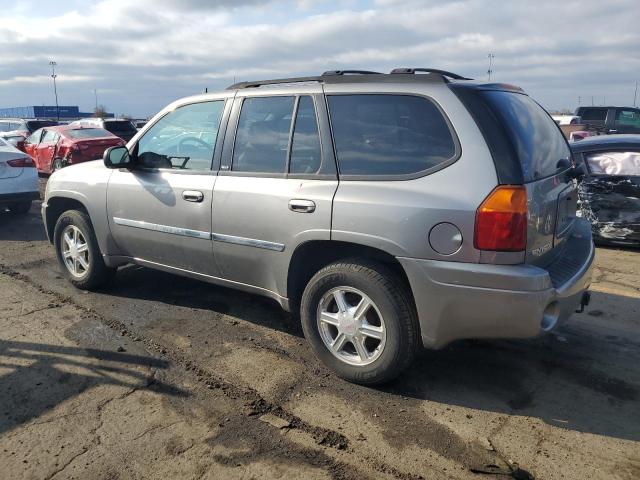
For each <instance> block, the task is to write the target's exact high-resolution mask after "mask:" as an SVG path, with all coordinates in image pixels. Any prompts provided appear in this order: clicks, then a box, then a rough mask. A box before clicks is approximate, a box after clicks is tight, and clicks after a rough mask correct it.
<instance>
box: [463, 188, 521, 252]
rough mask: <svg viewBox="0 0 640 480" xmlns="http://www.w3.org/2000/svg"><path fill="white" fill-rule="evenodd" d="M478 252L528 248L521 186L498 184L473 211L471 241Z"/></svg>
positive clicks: (510, 250) (513, 250)
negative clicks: (474, 216) (474, 221)
mask: <svg viewBox="0 0 640 480" xmlns="http://www.w3.org/2000/svg"><path fill="white" fill-rule="evenodd" d="M473 243H474V246H475V247H476V248H477V249H478V250H492V251H499V252H518V251H522V250H524V249H525V247H526V245H527V190H526V188H525V187H524V186H523V185H500V186H498V187H496V188H494V189H493V191H492V192H491V193H490V194H489V196H488V197H487V198H485V200H484V202H482V204H481V205H480V206H479V207H478V210H477V211H476V229H475V237H474V240H473Z"/></svg>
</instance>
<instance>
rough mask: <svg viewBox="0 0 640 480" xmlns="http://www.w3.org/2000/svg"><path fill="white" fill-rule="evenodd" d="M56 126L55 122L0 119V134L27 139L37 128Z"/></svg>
mask: <svg viewBox="0 0 640 480" xmlns="http://www.w3.org/2000/svg"><path fill="white" fill-rule="evenodd" d="M54 125H58V122H56V121H55V120H35V119H33V120H30V119H24V118H0V134H9V133H11V134H17V135H22V136H23V137H28V136H29V135H31V134H32V133H33V132H35V131H36V130H38V129H39V128H44V127H51V126H54Z"/></svg>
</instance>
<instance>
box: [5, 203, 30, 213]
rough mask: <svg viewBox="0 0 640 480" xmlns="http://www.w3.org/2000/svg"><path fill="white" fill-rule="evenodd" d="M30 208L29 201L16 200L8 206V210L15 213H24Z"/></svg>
mask: <svg viewBox="0 0 640 480" xmlns="http://www.w3.org/2000/svg"><path fill="white" fill-rule="evenodd" d="M29 210H31V201H27V202H16V203H13V204H11V205H10V206H9V211H10V212H11V213H15V214H17V215H26V214H27V213H29Z"/></svg>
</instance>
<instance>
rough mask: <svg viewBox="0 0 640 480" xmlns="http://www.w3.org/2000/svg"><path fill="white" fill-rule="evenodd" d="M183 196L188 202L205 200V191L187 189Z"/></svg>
mask: <svg viewBox="0 0 640 480" xmlns="http://www.w3.org/2000/svg"><path fill="white" fill-rule="evenodd" d="M182 198H184V199H185V200H186V201H187V202H196V203H200V202H201V201H202V200H204V193H202V192H199V191H198V190H185V191H184V192H182Z"/></svg>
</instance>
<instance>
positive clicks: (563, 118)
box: [551, 115, 582, 125]
mask: <svg viewBox="0 0 640 480" xmlns="http://www.w3.org/2000/svg"><path fill="white" fill-rule="evenodd" d="M551 118H553V120H554V121H555V122H556V123H557V124H558V125H579V124H580V122H581V121H582V118H581V117H579V116H577V115H551Z"/></svg>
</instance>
